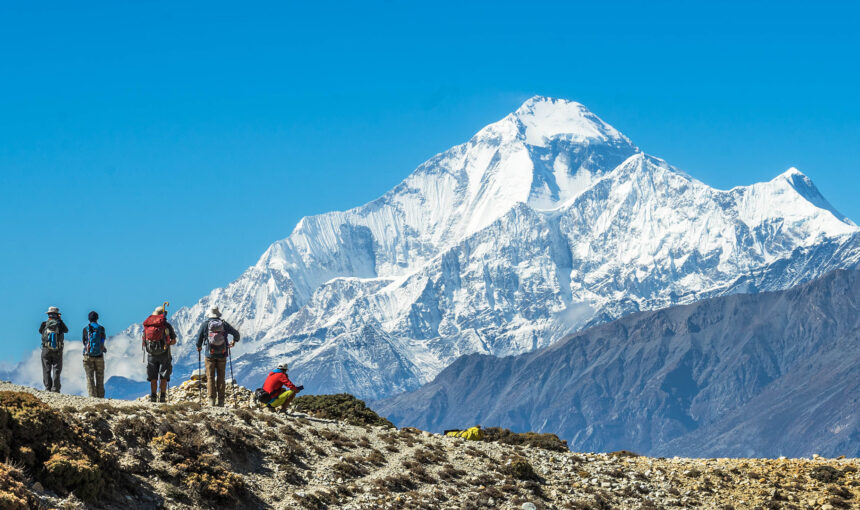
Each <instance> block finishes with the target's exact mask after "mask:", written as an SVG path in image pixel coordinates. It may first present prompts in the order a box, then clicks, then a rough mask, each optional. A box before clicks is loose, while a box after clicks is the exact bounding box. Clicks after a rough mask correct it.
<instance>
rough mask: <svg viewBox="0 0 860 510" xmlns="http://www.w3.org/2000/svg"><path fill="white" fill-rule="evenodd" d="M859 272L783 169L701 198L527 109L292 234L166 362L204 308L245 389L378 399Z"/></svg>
mask: <svg viewBox="0 0 860 510" xmlns="http://www.w3.org/2000/svg"><path fill="white" fill-rule="evenodd" d="M858 260H860V229H858V228H857V226H856V225H854V224H853V223H852V222H851V221H850V220H848V219H846V218H844V217H843V216H842V215H840V214H839V213H838V212H836V211H835V210H834V209H833V208H832V207H831V206H830V205H829V204H828V203H827V201H826V200H825V199H824V198H823V197H822V196H821V195H820V194H819V193H818V191H817V190H816V189H815V187H814V185H813V184H812V182H811V181H810V180H809V179H808V178H807V177H806V176H804V175H803V174H801V173H800V172H799V171H797V170H795V169H790V170H789V171H787V172H785V173H784V174H782V175H780V176H778V177H776V178H775V179H773V180H772V181H770V182H766V183H758V184H753V185H751V186H746V187H738V188H734V189H731V190H727V191H723V190H717V189H713V188H711V187H709V186H707V185H705V184H703V183H701V182H699V181H697V180H695V179H693V178H692V177H690V176H688V175H687V174H685V173H683V172H681V171H679V170H677V169H675V168H673V167H671V166H670V165H668V164H667V163H666V162H664V161H662V160H660V159H657V158H654V157H651V156H647V155H645V154H643V153H641V152H640V151H639V149H638V148H637V147H636V146H634V145H633V144H632V143H631V142H630V140H628V139H627V138H626V137H625V136H623V135H622V134H621V133H619V132H618V131H617V130H615V129H614V128H613V127H611V126H610V125H608V124H606V123H605V122H603V121H602V120H601V119H599V118H598V117H597V116H595V115H594V114H593V113H591V112H589V111H588V110H587V109H586V108H585V107H584V106H582V105H581V104H578V103H575V102H571V101H565V100H558V99H550V98H544V97H534V98H532V99H530V100H528V101H526V102H525V103H524V104H523V105H522V106H521V107H520V108H519V109H517V110H516V111H515V112H514V113H512V114H510V115H508V116H506V117H505V118H503V119H502V120H500V121H498V122H496V123H493V124H490V125H489V126H487V127H485V128H483V129H481V130H480V131H479V132H478V133H477V134H476V135H475V136H474V137H472V139H471V140H469V141H468V142H466V143H464V144H462V145H458V146H456V147H453V148H451V149H449V150H447V151H445V152H443V153H441V154H438V155H437V156H435V157H433V158H431V159H430V160H428V161H427V162H425V163H424V164H422V165H421V166H419V167H418V168H417V169H416V170H415V171H414V172H413V173H412V175H410V176H409V177H407V178H406V180H404V181H403V182H402V183H401V184H399V185H398V186H397V187H395V188H394V189H392V190H391V191H389V192H388V193H386V194H385V195H383V196H382V197H380V198H379V199H377V200H375V201H373V202H370V203H368V204H366V205H364V206H361V207H358V208H355V209H351V210H349V211H345V212H332V213H327V214H322V215H319V216H312V217H307V218H303V219H302V220H301V221H300V222H299V224H298V225H297V226H296V227H295V229H294V230H293V232H292V233H291V234H290V235H289V237H287V238H286V239H283V240H280V241H277V242H275V243H274V244H272V245H271V246H270V247H269V249H268V250H266V252H265V253H264V254H263V255H262V257H261V258H260V260H259V261H258V262H257V264H256V265H254V266H253V267H251V268H249V269H248V270H246V271H245V273H244V274H242V275H241V276H240V277H239V278H238V279H237V280H236V281H234V282H233V283H231V284H229V285H228V286H227V287H225V288H219V289H215V290H213V291H212V292H211V293H210V294H209V295H208V296H206V297H204V298H202V299H201V300H200V301H199V302H198V303H197V304H195V305H194V306H191V307H189V308H183V309H181V310H179V311H178V312H177V313H176V314H174V315H173V316H172V317H171V320H172V322H174V323H175V325H176V326H177V329H178V331H179V332H180V334H181V337H182V342H181V344H180V345H179V346H178V347H177V349H176V356H177V357H178V360H180V361H185V362H188V363H190V362H191V357H192V356H193V354H194V350H193V348H192V345H191V344H192V340H193V335H194V333H195V332H196V328H197V327H198V325H199V323H200V322H201V320H202V318H203V316H204V312H205V310H206V309H207V307H209V306H210V305H213V304H216V305H218V306H219V307H220V308H221V310H222V311H223V312H224V313H225V318H227V319H228V320H229V321H230V322H231V323H233V324H234V325H235V326H237V327H238V328H239V329H240V331H242V332H243V334H244V335H245V339H244V340H243V342H242V343H241V344H240V346H239V347H237V349H236V351H235V352H234V354H235V355H236V357H235V360H234V361H235V368H236V369H237V370H236V371H237V378H238V379H240V381H242V382H243V383H244V384H247V385H251V387H253V384H254V383H255V381H257V380H258V379H260V378H262V376H263V375H264V374H265V372H266V371H267V370H268V369H269V368H270V366H271V365H272V364H273V363H274V362H275V361H276V360H281V359H286V360H288V361H289V362H290V364H291V375H292V376H293V378H294V380H297V381H300V383H302V384H304V385H305V386H306V387H307V388H308V389H309V390H311V391H313V392H316V393H322V392H334V391H348V392H350V393H353V394H356V395H359V396H361V397H365V398H368V397H370V398H378V397H382V396H386V395H391V394H394V393H397V392H400V391H404V390H408V389H413V388H415V387H417V386H418V385H419V384H421V383H423V382H426V381H428V380H429V379H431V378H432V377H433V376H435V375H436V374H437V373H438V372H439V371H440V370H441V369H442V368H444V367H445V366H446V365H448V364H449V363H451V362H452V361H453V360H454V359H455V358H457V357H458V356H461V355H463V354H468V353H473V352H481V353H490V354H498V355H506V354H517V353H522V352H526V351H530V350H533V349H535V348H537V347H541V346H544V345H548V344H550V343H552V342H553V341H555V340H557V339H559V338H561V337H562V336H563V335H565V334H566V333H569V332H571V331H574V330H577V329H580V328H582V327H584V326H586V325H590V324H594V323H597V322H603V321H607V320H610V319H614V318H618V317H620V316H622V315H624V314H627V313H630V312H633V311H638V310H645V309H655V308H662V307H666V306H669V305H672V304H679V303H689V302H692V301H695V300H698V299H702V298H705V297H712V296H717V295H722V294H731V293H735V292H740V291H746V292H749V291H753V292H754V291H757V290H773V289H783V288H788V287H791V286H793V285H795V284H797V283H800V282H803V281H807V280H810V279H812V278H815V277H818V276H820V275H822V274H824V273H826V272H828V271H830V270H832V269H835V268H841V267H847V266H849V265H852V264H856V263H857V262H858ZM138 328H139V326H138ZM126 334H128V335H131V336H132V337H137V335H138V329H136V328H130V329H129V330H128V331H127V332H126ZM114 341H119V339H114ZM130 341H131V340H130ZM132 342H134V341H132ZM194 361H195V365H196V356H194Z"/></svg>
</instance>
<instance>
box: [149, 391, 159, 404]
mask: <svg viewBox="0 0 860 510" xmlns="http://www.w3.org/2000/svg"><path fill="white" fill-rule="evenodd" d="M149 401H150V402H158V395H156V394H155V393H153V394H152V395H150V396H149Z"/></svg>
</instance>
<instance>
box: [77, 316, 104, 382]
mask: <svg viewBox="0 0 860 510" xmlns="http://www.w3.org/2000/svg"><path fill="white" fill-rule="evenodd" d="M87 320H88V321H89V324H87V325H86V326H84V331H83V334H82V337H81V339H82V340H83V342H84V373H86V376H87V393H89V395H90V396H91V397H97V398H104V397H105V353H106V352H107V348H105V340H106V339H107V335H105V328H104V327H103V326H102V325H100V324H99V314H98V313H96V312H90V313H89V314H88V315H87Z"/></svg>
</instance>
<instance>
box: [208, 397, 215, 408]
mask: <svg viewBox="0 0 860 510" xmlns="http://www.w3.org/2000/svg"><path fill="white" fill-rule="evenodd" d="M209 405H210V406H212V407H215V399H214V398H210V399H209Z"/></svg>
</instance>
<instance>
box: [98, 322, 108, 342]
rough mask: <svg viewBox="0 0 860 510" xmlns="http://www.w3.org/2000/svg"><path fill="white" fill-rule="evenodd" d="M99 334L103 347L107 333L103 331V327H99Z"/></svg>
mask: <svg viewBox="0 0 860 510" xmlns="http://www.w3.org/2000/svg"><path fill="white" fill-rule="evenodd" d="M99 333H101V335H102V347H104V345H105V340H107V332H106V331H105V327H104V326H99Z"/></svg>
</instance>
